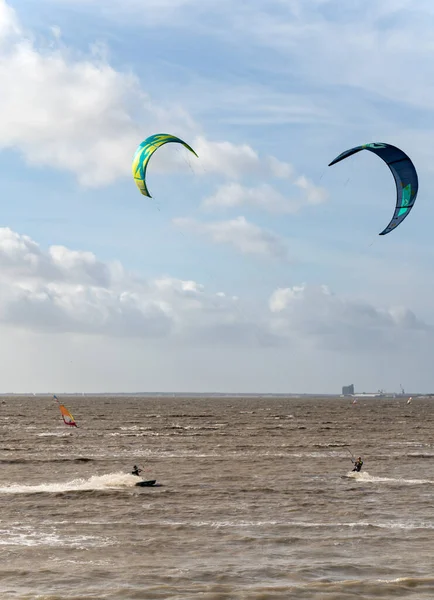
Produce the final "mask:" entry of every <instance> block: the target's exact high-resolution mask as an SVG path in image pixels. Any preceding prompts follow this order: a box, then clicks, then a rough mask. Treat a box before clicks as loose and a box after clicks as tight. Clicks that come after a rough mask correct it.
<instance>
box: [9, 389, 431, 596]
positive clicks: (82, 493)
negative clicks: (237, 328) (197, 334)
mask: <svg viewBox="0 0 434 600" xmlns="http://www.w3.org/2000/svg"><path fill="white" fill-rule="evenodd" d="M59 400H60V401H61V402H62V403H64V404H65V406H66V407H67V408H68V409H69V410H70V411H71V413H72V415H73V416H74V418H75V419H76V421H77V424H78V428H72V427H68V426H66V425H65V424H64V423H63V421H62V418H61V415H60V412H59V407H58V405H57V403H56V401H55V400H53V398H51V397H48V396H41V397H38V396H28V397H24V396H9V397H6V396H3V397H0V467H1V475H0V599H1V600H64V599H65V600H66V599H68V600H85V599H89V600H90V599H97V600H106V599H107V600H108V599H110V600H127V599H128V600H138V599H140V600H141V599H143V600H145V599H152V600H160V599H161V600H162V599H169V598H170V599H171V600H195V599H200V600H241V599H243V600H244V599H245V600H269V599H270V600H278V599H279V600H286V599H300V600H354V599H363V600H380V599H393V598H399V599H401V600H403V599H411V600H425V599H426V600H433V598H434V399H429V398H413V401H412V402H411V403H407V397H405V398H399V397H398V398H363V399H359V400H358V401H357V402H354V401H353V399H352V398H340V397H336V398H325V397H318V398H314V397H298V398H296V397H282V396H279V397H269V396H266V397H259V396H253V397H240V396H238V397H205V396H204V397H199V396H195V397H186V396H183V397H176V396H173V397H168V396H159V397H157V396H156V397H140V396H128V395H123V396H102V395H101V396H96V395H93V396H74V395H71V396H61V397H59ZM358 456H361V457H362V459H363V461H364V465H363V468H362V471H361V472H360V473H355V472H352V468H353V463H352V460H354V458H357V457H358ZM133 465H138V466H139V467H140V468H142V469H143V472H142V473H141V476H140V477H137V476H134V475H132V474H131V470H132V467H133ZM142 476H143V478H144V479H155V480H156V481H157V484H156V485H155V486H153V487H138V486H136V485H135V484H136V483H137V482H138V480H139V479H141V477H142Z"/></svg>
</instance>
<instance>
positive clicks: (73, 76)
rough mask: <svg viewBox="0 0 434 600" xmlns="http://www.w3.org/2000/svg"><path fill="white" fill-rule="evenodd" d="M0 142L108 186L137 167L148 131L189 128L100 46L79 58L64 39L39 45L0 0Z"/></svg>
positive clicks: (186, 119) (185, 119)
mask: <svg viewBox="0 0 434 600" xmlns="http://www.w3.org/2000/svg"><path fill="white" fill-rule="evenodd" d="M0 11H1V13H0V40H3V43H2V44H0V79H1V81H2V87H3V90H7V93H3V94H1V95H0V112H1V114H2V119H1V122H0V148H1V147H3V148H17V149H19V150H20V152H21V153H22V154H23V155H24V156H25V158H26V160H27V161H28V162H29V163H31V164H35V165H48V166H50V167H54V168H61V169H64V170H67V171H70V172H72V173H74V174H76V175H77V176H78V178H79V180H80V182H81V183H82V184H85V185H105V184H109V183H112V182H113V181H115V180H116V179H117V178H119V177H121V176H127V175H129V174H130V170H131V159H132V156H133V153H134V151H135V149H136V147H137V145H138V143H139V142H140V141H141V140H142V136H143V131H149V130H151V131H154V130H157V131H158V130H159V129H160V127H161V128H162V127H163V126H164V128H168V129H169V130H170V129H171V127H174V128H175V129H177V130H180V131H181V132H183V131H187V130H188V129H189V128H190V127H191V124H192V120H191V118H190V117H189V116H188V115H187V113H186V112H185V111H184V110H183V109H182V108H180V107H178V106H176V105H173V104H170V105H167V106H164V105H163V104H162V103H159V104H157V103H153V102H152V100H151V99H150V97H149V96H148V95H147V94H146V93H145V92H144V91H143V90H142V88H141V86H140V83H139V81H138V79H137V78H136V77H135V76H133V75H132V74H130V73H122V72H118V71H116V70H115V69H113V68H112V67H111V66H110V65H109V64H108V62H107V61H106V60H105V58H103V57H102V56H101V50H100V49H98V48H96V50H95V51H94V52H93V53H92V52H91V53H90V55H89V56H88V57H85V58H83V57H77V58H74V57H73V55H72V54H71V53H70V52H68V51H67V50H66V49H65V48H63V47H62V46H60V45H58V47H57V48H49V49H48V48H47V47H45V48H38V47H37V46H36V44H35V43H33V42H32V41H30V39H28V38H26V37H24V33H23V32H21V31H20V30H19V28H18V25H17V21H16V17H15V14H14V13H13V11H12V9H11V8H10V7H9V6H8V5H7V4H6V3H5V2H4V1H3V0H0Z"/></svg>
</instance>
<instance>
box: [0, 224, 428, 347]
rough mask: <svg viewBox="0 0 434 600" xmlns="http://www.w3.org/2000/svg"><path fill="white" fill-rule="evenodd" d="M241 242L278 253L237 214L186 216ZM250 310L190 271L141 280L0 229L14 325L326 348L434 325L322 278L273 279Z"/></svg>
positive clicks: (409, 334) (404, 337)
mask: <svg viewBox="0 0 434 600" xmlns="http://www.w3.org/2000/svg"><path fill="white" fill-rule="evenodd" d="M179 225H180V226H186V227H189V228H192V229H196V230H197V232H200V233H204V234H206V235H208V236H209V237H211V238H212V239H213V240H214V241H216V242H219V243H229V244H233V245H235V246H236V247H237V248H238V249H239V250H240V251H243V252H246V253H254V254H260V255H267V256H268V255H270V254H271V255H272V256H277V257H278V258H280V257H281V255H282V254H283V253H284V252H285V250H286V248H282V247H281V246H280V245H279V244H280V241H276V240H275V239H274V238H271V239H268V238H267V237H266V236H265V237H264V234H263V232H262V231H261V230H259V228H255V227H254V226H253V225H251V224H249V223H248V222H246V221H245V219H243V218H239V219H235V220H234V221H229V222H223V223H214V224H200V223H196V222H194V221H193V222H185V221H184V222H182V221H181V223H179ZM257 310H258V312H255V314H251V315H249V314H248V312H249V311H247V310H246V306H245V302H244V301H243V300H239V299H238V298H236V297H233V296H230V295H227V294H226V293H224V292H222V291H218V292H217V293H214V292H213V293H210V292H209V291H207V290H206V289H205V287H204V286H203V285H201V284H199V283H197V282H195V281H192V280H191V281H188V280H187V281H183V280H179V279H176V278H173V277H160V278H157V279H154V280H149V281H147V280H145V279H143V278H142V277H138V276H134V275H132V274H130V273H128V272H127V271H126V270H125V269H124V268H123V266H122V265H121V264H119V263H103V262H101V261H99V260H98V259H97V258H96V257H95V256H94V255H93V254H92V253H90V252H78V251H72V250H69V249H67V248H64V247H61V248H59V247H50V248H49V249H48V250H47V251H45V250H43V249H41V248H40V246H39V245H38V244H37V243H36V242H34V241H33V240H31V239H30V238H29V237H27V236H21V235H19V234H17V233H15V232H12V231H11V230H8V229H0V325H1V326H2V327H5V326H7V327H9V328H10V327H13V328H15V329H16V330H18V331H39V332H49V333H56V334H58V335H60V334H63V335H73V334H79V335H86V336H89V335H90V336H95V335H96V336H103V337H107V338H127V339H143V340H147V339H150V338H151V339H153V340H158V339H160V340H161V341H163V340H165V339H166V340H171V343H172V342H176V341H179V342H181V341H182V342H183V343H187V342H188V343H189V344H190V345H191V344H192V345H193V346H194V345H197V344H199V345H201V344H211V345H212V344H214V343H219V344H220V343H223V344H226V343H230V344H254V345H256V346H258V347H265V346H270V345H271V346H281V345H282V344H283V345H288V344H289V345H290V346H292V347H294V345H296V346H300V348H301V347H303V348H305V349H306V348H309V349H320V350H324V351H330V350H332V351H337V352H348V351H351V352H352V353H355V354H357V353H363V352H367V351H375V352H381V351H382V349H383V350H384V349H387V350H388V351H391V349H393V348H394V347H395V346H396V347H398V346H399V347H406V345H408V344H416V346H415V348H416V347H417V344H419V343H421V342H423V341H425V342H427V343H432V341H433V327H432V326H430V325H428V324H426V323H424V322H423V321H421V320H420V319H419V318H418V317H417V316H416V315H415V314H414V313H413V312H412V311H411V310H409V309H408V308H406V307H403V306H391V307H377V306H375V305H373V304H370V303H368V302H361V301H358V300H355V299H345V298H342V297H339V296H336V295H335V294H333V293H332V292H331V291H330V290H329V288H328V287H327V286H309V285H306V284H303V285H298V286H293V287H287V288H278V289H276V290H275V291H274V292H273V293H272V294H271V296H270V299H269V310H268V311H267V310H265V307H264V310H261V309H260V308H258V309H257Z"/></svg>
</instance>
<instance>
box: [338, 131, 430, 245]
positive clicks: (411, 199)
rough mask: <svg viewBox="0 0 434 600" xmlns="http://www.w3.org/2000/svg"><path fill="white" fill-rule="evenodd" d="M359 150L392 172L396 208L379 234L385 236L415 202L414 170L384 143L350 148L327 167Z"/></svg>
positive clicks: (411, 164) (393, 149)
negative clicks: (368, 152) (371, 156)
mask: <svg viewBox="0 0 434 600" xmlns="http://www.w3.org/2000/svg"><path fill="white" fill-rule="evenodd" d="M360 150H370V151H371V152H374V154H377V156H379V157H380V158H382V159H383V160H384V162H385V163H386V164H387V166H388V167H389V169H390V170H391V171H392V174H393V177H394V178H395V183H396V192H397V198H396V206H395V212H394V213H393V217H392V219H391V221H390V223H389V224H388V226H387V227H386V228H385V229H384V230H383V231H382V232H381V233H380V234H379V235H386V233H390V232H391V231H393V230H394V229H396V227H397V226H398V225H399V224H400V223H402V221H403V220H404V219H405V217H406V216H407V215H408V214H409V213H410V211H411V209H412V208H413V205H414V203H415V202H416V196H417V190H418V187H419V183H418V179H417V173H416V169H415V168H414V165H413V163H412V162H411V160H410V158H409V157H408V156H407V155H406V154H405V152H403V151H402V150H400V149H399V148H396V146H392V145H391V144H384V143H372V144H364V145H363V146H357V147H356V148H350V150H346V151H345V152H342V154H339V156H337V157H336V158H335V159H334V160H333V161H332V162H331V163H330V164H329V167H331V166H332V165H335V164H336V163H338V162H340V161H341V160H344V158H348V156H351V155H352V154H356V152H360Z"/></svg>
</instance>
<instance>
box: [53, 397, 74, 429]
mask: <svg viewBox="0 0 434 600" xmlns="http://www.w3.org/2000/svg"><path fill="white" fill-rule="evenodd" d="M54 399H55V400H56V402H57V403H58V405H59V410H60V414H61V415H62V419H63V422H64V423H65V425H69V426H70V427H78V425H77V423H76V422H75V419H74V417H73V416H72V415H71V413H70V412H69V410H68V409H67V408H66V406H64V405H63V404H61V403H60V402H59V399H58V398H57V396H56V395H54Z"/></svg>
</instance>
